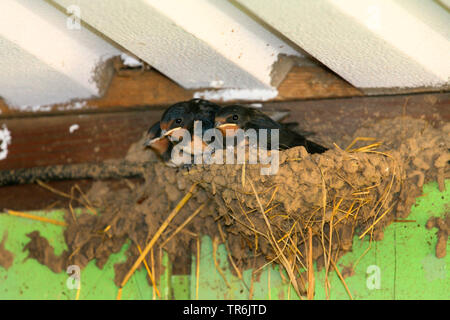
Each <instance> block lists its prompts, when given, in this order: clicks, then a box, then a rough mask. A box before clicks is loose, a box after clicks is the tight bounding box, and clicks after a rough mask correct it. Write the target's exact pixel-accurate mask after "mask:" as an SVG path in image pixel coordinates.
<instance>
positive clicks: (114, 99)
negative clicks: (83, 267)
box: [0, 66, 363, 117]
mask: <svg viewBox="0 0 450 320" xmlns="http://www.w3.org/2000/svg"><path fill="white" fill-rule="evenodd" d="M116 69H117V72H116V74H115V75H114V77H113V79H112V82H111V85H110V87H109V89H108V91H107V92H106V94H105V95H104V96H103V97H102V98H99V99H92V100H86V101H83V102H81V103H78V104H75V103H73V102H72V103H65V104H56V105H53V106H48V108H45V109H46V110H47V111H46V112H47V113H48V112H50V113H55V112H56V113H60V112H64V111H66V112H79V111H80V110H79V109H78V108H77V107H79V106H80V105H81V106H82V108H83V110H89V111H105V110H108V111H110V110H117V109H124V108H130V107H139V106H140V107H143V106H144V108H148V107H154V106H167V105H170V104H173V103H176V102H178V101H182V100H188V99H191V98H192V97H193V95H194V93H195V92H197V91H196V90H186V89H184V88H182V87H180V86H179V85H178V84H176V83H175V82H174V81H172V80H170V79H169V78H167V77H166V76H164V75H162V74H161V73H159V72H158V71H156V70H154V69H151V70H145V71H144V70H122V69H120V66H117V68H116ZM198 91H201V90H198ZM278 92H279V93H278V96H277V97H276V98H275V99H273V100H272V101H293V100H304V99H323V98H341V97H352V96H361V95H363V94H362V92H361V91H359V90H358V89H356V88H355V87H353V86H352V85H350V84H348V83H347V82H346V81H344V80H342V79H341V78H340V77H339V76H337V75H335V74H334V73H332V72H331V71H329V70H327V69H325V68H323V67H319V66H301V67H300V66H295V67H293V68H292V69H291V71H290V72H289V74H288V75H287V77H286V78H285V79H284V81H283V82H282V83H281V84H280V86H279V87H278ZM230 102H231V101H230ZM246 102H248V101H246ZM41 109H44V108H41ZM0 110H1V116H2V117H8V116H15V115H17V114H18V111H17V110H14V109H11V108H9V107H8V106H7V105H6V104H5V103H4V102H3V101H1V100H0ZM20 114H21V115H23V114H26V112H20ZM28 114H34V113H33V112H28Z"/></svg>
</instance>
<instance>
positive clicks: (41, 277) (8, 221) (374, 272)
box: [0, 180, 450, 299]
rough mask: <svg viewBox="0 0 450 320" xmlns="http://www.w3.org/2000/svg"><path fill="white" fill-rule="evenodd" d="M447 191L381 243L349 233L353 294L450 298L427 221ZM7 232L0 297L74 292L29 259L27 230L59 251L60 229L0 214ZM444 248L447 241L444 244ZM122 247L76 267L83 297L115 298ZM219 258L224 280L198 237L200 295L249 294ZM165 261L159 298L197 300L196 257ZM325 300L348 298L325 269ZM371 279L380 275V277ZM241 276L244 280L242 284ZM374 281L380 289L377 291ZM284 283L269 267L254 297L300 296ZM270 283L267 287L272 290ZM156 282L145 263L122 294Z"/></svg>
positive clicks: (441, 210)
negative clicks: (176, 266)
mask: <svg viewBox="0 0 450 320" xmlns="http://www.w3.org/2000/svg"><path fill="white" fill-rule="evenodd" d="M446 186H447V188H446V191H445V192H439V190H438V188H437V185H436V184H435V183H430V184H428V185H426V186H425V187H424V194H423V196H422V197H419V198H418V199H417V204H416V205H415V206H414V207H413V208H412V213H411V215H410V216H409V217H408V219H409V220H416V222H407V223H393V224H392V225H390V226H389V227H388V228H387V229H386V231H385V236H384V239H383V240H382V241H379V242H372V244H371V248H370V250H369V251H367V253H366V254H364V252H366V249H367V248H368V246H369V241H367V239H365V241H360V240H359V239H358V238H357V237H355V239H354V246H353V252H351V253H348V254H346V255H345V256H344V257H343V258H342V259H341V260H340V261H339V262H338V266H339V269H340V270H342V269H343V267H344V266H349V265H351V264H355V262H357V264H356V266H355V267H354V270H355V274H354V275H353V276H351V277H348V278H346V283H347V285H348V287H349V289H350V291H351V294H352V295H353V298H355V299H449V298H450V294H449V292H450V279H449V276H448V269H449V263H450V255H449V254H447V256H446V257H445V258H443V259H437V258H436V257H435V255H434V247H435V244H436V241H437V239H436V229H433V230H427V229H426V228H425V223H426V222H427V220H428V218H429V217H430V216H442V215H444V214H445V213H446V212H448V211H449V210H450V180H448V181H446ZM34 214H37V215H42V216H46V217H50V218H54V219H62V216H63V212H61V211H52V212H35V213H34ZM6 230H8V239H7V241H6V243H5V246H6V249H8V250H10V251H12V252H13V253H14V254H15V260H14V264H13V265H12V266H11V267H10V268H9V269H8V270H5V269H4V268H3V267H0V299H75V297H76V293H77V290H76V289H73V290H70V289H68V287H67V280H68V279H69V275H68V274H66V273H60V274H55V273H53V272H52V271H50V270H49V269H48V268H46V267H44V266H42V265H40V264H39V263H38V262H36V261H35V260H26V259H25V258H26V255H27V254H26V252H23V250H22V249H23V247H24V245H25V244H26V243H27V242H28V241H29V239H28V238H27V237H26V234H27V233H29V232H31V231H34V230H39V231H40V232H41V235H42V236H44V237H46V238H47V239H48V240H49V242H50V244H51V245H53V246H54V247H55V251H56V254H59V253H61V252H62V251H63V250H64V249H66V247H65V244H64V239H63V232H62V231H63V230H62V227H59V226H55V225H50V224H46V223H42V222H37V221H31V220H27V219H23V218H18V217H13V216H9V215H0V239H1V238H2V236H3V234H4V232H5V231H6ZM447 246H448V243H447ZM125 250H126V246H124V248H123V249H122V251H121V252H120V253H118V254H114V255H112V257H111V258H110V260H109V261H108V263H107V264H106V265H105V267H104V269H103V270H100V269H98V268H97V267H96V266H95V263H94V262H93V261H91V262H90V263H89V264H88V266H87V267H86V268H85V269H84V270H82V272H81V290H80V296H79V298H80V299H115V298H116V296H117V290H118V288H117V287H116V286H115V284H114V282H113V279H114V271H113V270H114V269H113V265H114V264H115V263H117V262H121V261H124V260H125V255H124V252H125ZM217 258H218V261H219V264H220V266H221V267H222V269H223V270H224V272H225V277H226V279H227V283H228V285H227V283H226V282H225V281H224V279H223V278H222V276H221V275H220V274H219V272H218V271H217V270H216V268H215V266H214V262H213V258H212V242H211V240H210V239H209V238H207V237H205V238H203V239H202V242H201V255H200V277H199V280H198V289H199V290H198V297H199V299H248V297H249V290H248V287H250V283H251V281H250V278H251V270H247V271H245V272H244V277H243V278H244V279H243V281H241V280H239V279H237V278H236V277H234V276H233V275H232V274H231V271H230V266H229V264H228V260H227V254H226V251H225V247H224V246H223V245H222V246H219V249H218V252H217ZM164 260H165V261H164V264H165V265H166V266H168V268H166V269H165V270H166V271H165V274H164V275H163V276H162V277H161V279H160V283H159V286H158V287H159V289H160V291H161V295H162V298H163V299H195V298H196V284H197V279H196V276H195V270H196V259H195V258H193V262H192V274H191V275H186V276H179V275H171V274H170V266H169V265H168V262H167V261H168V258H167V257H165V259H164ZM324 279H325V272H324V271H322V272H319V273H316V298H317V299H324V298H325V297H326V296H325V290H324V285H323V284H324ZM329 279H330V285H331V290H330V298H331V299H349V296H348V294H347V292H346V290H345V288H344V286H343V284H342V282H341V281H340V279H339V278H338V276H337V275H336V273H335V272H334V271H333V272H330V274H329ZM375 280H379V281H378V282H377V281H375ZM243 282H245V284H244V283H243ZM377 284H379V288H378V289H377V288H376V287H377ZM288 287H289V286H288V285H287V284H286V283H285V282H283V278H282V277H281V275H280V272H279V270H278V268H272V267H271V266H269V267H266V268H265V269H264V270H263V272H262V274H261V276H260V278H259V280H258V281H257V282H255V283H254V286H253V298H254V299H288V298H290V299H298V297H296V295H295V293H294V291H293V290H289V288H288ZM269 288H270V290H269ZM155 297H156V296H155V294H154V292H153V288H152V287H151V286H149V285H148V282H147V280H146V271H145V269H144V268H142V269H141V270H139V271H137V272H136V273H135V274H134V275H133V277H132V278H131V280H130V281H129V282H128V284H127V285H126V287H125V288H124V290H123V293H122V299H154V298H155Z"/></svg>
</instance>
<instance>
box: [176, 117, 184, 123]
mask: <svg viewBox="0 0 450 320" xmlns="http://www.w3.org/2000/svg"><path fill="white" fill-rule="evenodd" d="M182 121H183V120H182V119H180V118H178V119H176V120H175V123H176V124H180V123H181V122H182Z"/></svg>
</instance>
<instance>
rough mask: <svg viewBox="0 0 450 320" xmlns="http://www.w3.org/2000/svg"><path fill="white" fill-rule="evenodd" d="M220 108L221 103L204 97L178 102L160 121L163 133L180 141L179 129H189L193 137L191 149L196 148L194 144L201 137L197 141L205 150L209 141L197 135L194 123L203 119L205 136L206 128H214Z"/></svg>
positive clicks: (172, 139)
mask: <svg viewBox="0 0 450 320" xmlns="http://www.w3.org/2000/svg"><path fill="white" fill-rule="evenodd" d="M220 108H221V107H220V106H219V105H217V104H215V103H212V102H210V101H207V100H202V99H192V100H189V101H183V102H179V103H176V104H174V105H172V106H170V107H169V108H168V109H167V110H166V111H165V112H164V113H163V115H162V118H161V123H160V126H161V133H162V135H164V136H167V137H168V138H169V139H170V140H171V141H179V140H178V138H179V137H180V135H179V134H180V132H179V129H185V130H188V131H189V133H190V134H191V137H192V139H191V144H190V150H195V149H194V147H193V145H194V144H195V141H196V139H199V140H197V141H198V143H200V145H201V146H202V148H201V149H202V150H203V149H204V148H206V146H207V144H208V141H203V139H202V137H199V136H197V135H195V132H194V123H196V122H197V121H201V124H202V131H201V136H203V133H204V132H205V131H206V130H209V129H213V128H214V119H215V114H216V112H217V111H218V110H220Z"/></svg>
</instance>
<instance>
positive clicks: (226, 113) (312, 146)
mask: <svg viewBox="0 0 450 320" xmlns="http://www.w3.org/2000/svg"><path fill="white" fill-rule="evenodd" d="M215 127H216V128H217V129H219V130H220V131H221V132H222V134H223V135H224V136H225V135H227V134H228V135H229V134H230V133H231V135H233V134H234V132H235V131H236V130H237V129H243V130H248V129H255V130H258V129H266V130H268V136H270V130H271V129H278V130H279V149H281V150H283V149H288V148H292V147H296V146H304V147H305V148H306V150H307V151H308V152H309V153H323V152H325V151H326V150H328V149H327V148H325V147H322V146H321V145H319V144H317V143H315V142H312V141H309V140H307V139H306V138H305V137H304V136H302V135H301V134H299V133H297V132H295V131H292V130H291V129H289V127H288V126H286V125H283V124H281V123H278V122H276V121H274V120H272V119H271V118H270V117H269V116H267V115H266V114H264V113H263V112H261V111H259V110H257V109H253V108H246V107H243V106H240V105H231V106H226V107H223V108H222V109H220V110H219V111H218V112H217V113H216V117H215ZM269 148H270V145H269Z"/></svg>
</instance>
